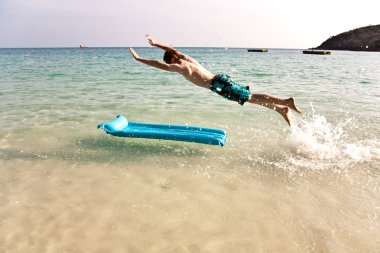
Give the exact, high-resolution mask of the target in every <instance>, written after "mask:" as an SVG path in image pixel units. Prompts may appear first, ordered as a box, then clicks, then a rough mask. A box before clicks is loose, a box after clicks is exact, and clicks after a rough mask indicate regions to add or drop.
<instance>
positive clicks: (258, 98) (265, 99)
mask: <svg viewBox="0 0 380 253" xmlns="http://www.w3.org/2000/svg"><path fill="white" fill-rule="evenodd" d="M248 102H250V103H254V104H259V105H262V106H266V105H271V104H272V105H273V104H275V105H283V106H287V107H289V108H290V109H293V110H294V111H296V112H298V113H301V110H299V109H298V108H297V106H296V103H295V101H294V98H288V99H281V98H277V97H274V96H271V95H267V94H252V95H251V98H250V99H249V100H248ZM266 107H268V106H266Z"/></svg>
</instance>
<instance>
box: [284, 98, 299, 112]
mask: <svg viewBox="0 0 380 253" xmlns="http://www.w3.org/2000/svg"><path fill="white" fill-rule="evenodd" d="M286 101H287V103H286V106H287V107H289V108H290V109H292V110H294V111H296V112H298V113H302V112H301V110H300V109H298V107H297V106H296V102H295V101H294V98H288V99H286Z"/></svg>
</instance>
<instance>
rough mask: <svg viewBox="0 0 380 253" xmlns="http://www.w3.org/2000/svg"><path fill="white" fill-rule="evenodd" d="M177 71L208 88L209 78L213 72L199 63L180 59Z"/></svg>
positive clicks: (212, 75)
mask: <svg viewBox="0 0 380 253" xmlns="http://www.w3.org/2000/svg"><path fill="white" fill-rule="evenodd" d="M176 65H178V66H179V68H178V70H177V72H178V73H180V74H181V75H183V77H185V78H186V79H187V80H189V81H190V82H192V83H194V84H196V85H198V86H201V87H204V88H207V89H209V88H210V85H211V80H212V79H213V78H214V76H215V75H214V74H212V73H211V72H210V71H208V70H207V69H205V68H204V67H202V66H201V65H200V64H195V63H192V62H189V61H186V60H181V62H180V63H179V64H176Z"/></svg>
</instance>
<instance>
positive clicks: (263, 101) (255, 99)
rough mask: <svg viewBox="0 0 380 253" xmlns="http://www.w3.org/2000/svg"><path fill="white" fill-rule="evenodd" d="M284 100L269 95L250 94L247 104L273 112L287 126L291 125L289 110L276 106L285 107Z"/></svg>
mask: <svg viewBox="0 0 380 253" xmlns="http://www.w3.org/2000/svg"><path fill="white" fill-rule="evenodd" d="M285 100H286V99H279V98H276V97H273V96H270V95H263V94H252V96H251V98H250V99H249V100H248V102H250V103H253V104H258V105H262V106H265V107H267V108H269V109H272V110H275V111H276V112H278V113H279V114H281V116H282V117H283V118H284V119H285V120H286V122H288V124H289V126H290V125H291V124H292V123H291V120H290V117H289V108H288V107H287V106H284V107H283V106H278V105H277V104H283V105H286V104H287V103H286V102H285Z"/></svg>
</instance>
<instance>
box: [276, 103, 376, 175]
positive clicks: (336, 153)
mask: <svg viewBox="0 0 380 253" xmlns="http://www.w3.org/2000/svg"><path fill="white" fill-rule="evenodd" d="M294 123H295V124H294V126H293V127H292V130H291V134H290V136H289V137H288V139H287V141H286V145H287V146H289V147H290V149H291V151H292V152H293V154H292V155H290V156H289V157H288V159H287V163H288V166H286V168H287V169H289V168H291V170H294V169H296V168H300V167H303V168H311V169H329V168H332V167H335V168H336V167H337V168H344V167H346V166H348V165H350V164H352V163H358V162H366V161H371V160H374V159H379V158H380V156H379V154H380V142H379V141H378V140H377V139H366V140H361V139H359V140H355V139H353V136H357V135H355V134H352V132H353V130H355V129H356V128H357V125H356V123H355V119H354V118H352V117H347V118H345V119H344V120H343V121H341V122H338V123H331V122H329V121H328V120H327V119H326V117H325V116H323V115H318V114H316V113H315V111H314V110H312V114H311V115H309V116H308V115H306V117H304V118H302V119H297V120H296V121H295V122H294ZM351 135H352V136H351ZM289 163H290V166H289ZM282 167H283V166H282Z"/></svg>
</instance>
